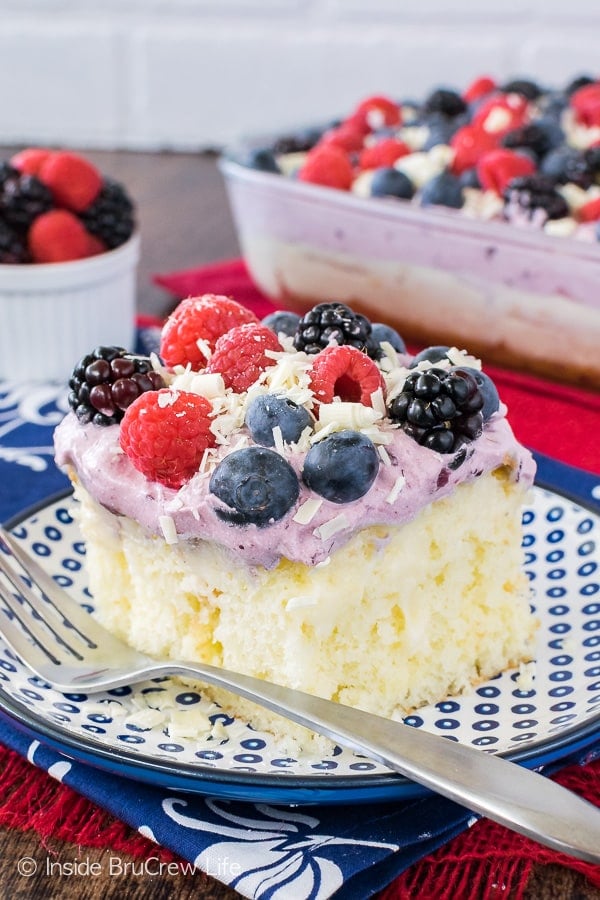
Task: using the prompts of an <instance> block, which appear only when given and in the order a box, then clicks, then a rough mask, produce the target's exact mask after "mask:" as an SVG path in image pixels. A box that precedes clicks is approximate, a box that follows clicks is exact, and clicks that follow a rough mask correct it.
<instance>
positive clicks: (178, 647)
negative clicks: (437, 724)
mask: <svg viewBox="0 0 600 900" xmlns="http://www.w3.org/2000/svg"><path fill="white" fill-rule="evenodd" d="M160 355H161V358H160V359H158V358H154V359H146V358H143V357H136V356H134V355H132V354H130V353H127V352H126V351H124V350H123V349H121V348H116V347H99V348H97V349H96V350H95V351H93V352H92V353H90V354H89V355H88V356H86V357H85V358H84V359H83V360H81V361H80V363H79V364H78V365H77V366H76V367H75V369H74V371H73V376H72V378H71V383H70V387H71V394H70V398H69V400H70V404H71V407H72V410H71V412H70V413H69V414H68V415H67V416H66V417H65V418H64V420H63V421H62V422H61V423H60V425H59V426H58V428H57V430H56V433H55V447H56V460H57V462H58V464H59V465H60V466H62V467H64V468H66V469H67V471H68V472H69V473H70V475H71V477H72V480H73V483H74V485H75V494H76V497H77V500H78V501H79V503H78V504H77V507H78V509H77V516H78V521H79V524H80V526H81V530H82V533H83V537H84V539H85V542H86V548H87V550H86V566H87V573H88V577H89V586H90V589H91V591H92V594H93V596H94V604H95V609H96V614H97V615H98V617H99V618H100V620H101V621H102V622H103V624H104V625H105V626H107V627H108V628H109V629H110V630H111V631H112V632H114V633H115V634H118V635H119V636H120V637H122V638H123V639H124V640H125V641H127V643H129V644H131V645H132V646H134V647H136V648H138V649H139V650H142V651H144V652H145V653H148V654H150V655H152V656H155V657H157V658H174V659H187V660H202V661H204V662H208V663H211V664H214V665H217V666H219V665H222V666H225V667H227V668H230V669H234V670H238V671H241V672H245V673H248V674H252V675H256V676H258V677H261V678H266V679H269V680H271V681H275V682H278V683H280V684H285V685H289V686H291V687H294V688H299V689H301V690H305V691H308V692H310V693H314V694H318V695H320V696H323V697H327V698H330V699H333V700H336V701H339V702H341V703H346V704H350V705H352V706H356V707H360V708H361V709H365V710H369V711H371V712H373V713H377V714H380V715H382V716H386V717H399V716H402V715H403V714H405V713H406V712H407V711H409V710H412V709H414V708H416V707H419V706H421V705H423V704H427V703H432V702H437V701H439V700H441V699H443V698H444V697H445V696H447V695H448V694H456V693H458V692H460V691H462V690H464V689H465V688H468V687H470V686H471V685H474V684H477V683H478V682H481V681H483V680H486V679H488V678H490V677H492V676H495V675H497V674H498V673H500V672H502V671H503V670H506V669H507V668H509V667H513V666H518V665H519V664H520V663H522V662H524V661H527V660H530V659H531V657H532V652H533V650H532V645H533V638H534V633H535V619H534V617H533V615H532V612H531V609H530V595H529V586H528V581H527V579H526V576H525V574H524V572H523V569H522V551H521V510H522V505H523V502H524V500H525V499H526V496H527V492H528V490H529V488H530V486H531V484H532V481H533V475H534V469H535V465H534V462H533V460H532V457H531V455H530V453H529V452H528V451H527V450H525V449H524V448H523V447H522V446H521V445H520V444H519V443H518V441H517V440H516V439H515V437H514V435H513V432H512V430H511V428H510V425H509V423H508V421H507V418H506V407H505V406H504V405H503V404H502V402H501V401H500V399H499V397H498V393H497V391H496V389H495V386H494V384H493V382H492V381H491V380H490V378H489V377H488V376H487V375H485V373H483V372H482V371H481V369H480V365H479V362H478V360H476V359H475V358H473V357H470V356H469V355H468V354H467V353H466V352H465V351H462V350H458V349H456V348H448V347H429V348H427V349H426V350H424V351H423V352H422V353H420V354H418V355H416V356H411V355H409V354H408V353H407V352H406V349H405V347H404V344H403V342H402V339H401V338H400V336H399V335H398V334H397V333H396V332H395V331H393V330H392V329H390V328H388V327H387V326H385V325H381V324H379V323H371V322H370V321H369V320H367V319H366V318H365V317H363V316H361V315H358V314H355V313H353V311H352V310H351V309H350V308H349V307H347V306H343V305H341V304H336V303H323V304H319V305H317V306H316V307H315V308H314V309H312V310H311V311H310V312H308V313H307V314H306V315H305V316H304V317H302V318H300V317H299V316H298V315H295V314H291V313H277V314H274V315H273V316H269V317H267V319H265V320H263V321H262V322H260V321H258V319H257V318H256V317H255V316H254V314H253V313H251V312H249V311H248V310H247V309H244V308H243V307H241V306H240V305H239V304H237V303H236V302H235V301H233V300H231V299H230V298H226V297H220V296H216V295H205V296H203V297H196V298H189V299H187V300H184V301H183V302H182V303H181V304H180V305H179V306H178V307H177V308H176V310H175V311H174V313H173V314H172V315H171V316H170V318H169V319H168V320H167V322H166V324H165V326H164V329H163V332H162V343H161V351H160ZM207 691H208V693H209V695H211V696H213V697H215V698H216V699H217V700H218V701H219V702H222V703H224V704H225V705H226V706H227V707H228V708H229V709H231V710H232V711H233V712H234V713H236V714H237V715H239V716H241V717H242V718H244V719H246V720H248V721H250V722H251V723H252V724H253V725H254V727H257V728H261V729H265V730H270V731H273V732H275V733H282V734H286V733H292V732H297V728H296V726H291V725H290V724H289V723H286V722H284V721H283V720H281V719H279V718H278V717H277V716H274V714H272V713H270V712H268V711H265V710H263V709H259V708H257V707H255V706H253V705H252V704H249V703H248V702H247V701H244V700H241V699H239V698H236V697H233V696H231V695H226V694H225V693H224V692H219V691H215V689H214V688H208V689H207Z"/></svg>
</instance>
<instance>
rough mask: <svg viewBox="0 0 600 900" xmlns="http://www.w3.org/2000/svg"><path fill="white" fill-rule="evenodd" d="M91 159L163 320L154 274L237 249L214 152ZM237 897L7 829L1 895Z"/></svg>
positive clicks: (53, 899)
mask: <svg viewBox="0 0 600 900" xmlns="http://www.w3.org/2000/svg"><path fill="white" fill-rule="evenodd" d="M11 152H12V151H11V150H10V149H7V148H0V159H6V158H8V157H9V156H10V154H11ZM86 155H87V156H88V157H89V158H90V159H91V160H92V161H94V162H95V163H96V165H98V166H99V168H100V169H101V170H102V171H103V172H104V173H105V174H106V175H110V176H112V177H113V178H116V179H117V180H119V181H122V182H123V183H124V184H126V185H127V187H128V189H129V191H130V192H131V194H132V196H133V197H134V198H135V200H136V203H137V206H138V212H139V221H140V227H141V236H142V256H141V263H140V268H139V281H138V308H139V311H140V312H144V313H151V314H153V315H159V316H163V315H165V314H166V313H168V312H169V310H170V309H171V308H172V305H173V303H172V299H171V298H170V297H169V296H168V295H167V294H166V293H165V292H164V291H162V290H161V289H159V288H157V287H156V286H155V285H153V284H152V275H153V274H155V273H159V272H170V271H177V270H180V269H186V268H193V267H195V266H199V265H201V264H202V263H208V262H213V261H216V260H221V259H230V258H233V257H235V256H238V255H239V245H238V242H237V239H236V235H235V229H234V225H233V221H232V218H231V215H230V213H229V209H228V205H227V198H226V195H225V190H224V186H223V183H222V180H221V177H220V175H219V173H218V170H217V167H216V160H215V157H214V156H212V155H208V154H207V155H202V156H198V155H194V154H150V153H130V152H89V153H87V154H86ZM48 777H49V776H48ZM26 858H27V859H28V860H33V861H34V863H35V866H36V868H37V870H36V872H35V874H33V875H30V876H28V877H25V876H24V875H23V874H21V872H20V867H21V868H23V866H24V864H23V860H25V859H26ZM53 862H54V863H73V862H79V863H83V864H87V865H88V871H89V867H91V866H93V869H92V871H94V872H97V873H98V874H95V875H89V874H88V875H86V874H76V875H71V876H69V877H66V876H62V877H61V876H60V875H58V874H56V873H58V872H59V871H60V869H59V867H58V866H56V865H55V866H54V869H52V866H51V863H53ZM27 864H28V863H25V868H26V866H27ZM94 864H95V865H94ZM111 867H112V874H111ZM80 871H81V868H80ZM84 871H85V867H84ZM49 872H50V873H52V872H54V874H49ZM239 896H240V895H239V894H238V893H237V892H235V891H232V890H230V889H229V888H226V887H224V886H223V885H221V884H220V883H219V882H217V881H215V880H214V879H211V878H208V877H206V876H204V875H202V874H200V873H198V875H193V876H191V875H189V874H181V873H179V874H170V873H167V874H163V875H156V874H153V872H152V868H151V867H149V868H148V870H141V869H140V861H139V860H133V859H132V858H129V857H127V856H126V855H125V854H122V853H115V852H114V851H111V850H97V849H94V848H89V847H85V846H75V845H70V844H67V843H66V842H64V841H60V840H55V839H52V840H50V841H42V839H41V838H40V837H39V836H38V835H37V833H36V832H35V831H27V832H22V831H18V830H13V829H10V828H0V900H5V898H6V900H19V898H26V897H27V898H30V900H58V898H63V897H68V898H85V900H108V898H113V897H114V898H117V897H118V898H122V897H127V898H130V900H135V898H145V897H152V900H163V898H165V900H166V898H167V897H177V898H179V900H188V898H189V900H192V898H203V900H232V898H236V897H239ZM500 896H502V897H503V900H510V898H509V897H508V896H506V894H505V893H502V886H498V897H500ZM560 898H570V900H574V898H577V900H600V890H598V889H595V888H593V887H592V886H591V885H590V884H589V882H588V881H587V880H586V879H584V878H583V877H582V876H580V875H578V874H577V873H575V872H572V871H571V870H570V869H567V868H564V867H561V866H546V867H536V868H535V869H534V871H533V873H532V876H531V877H530V880H529V883H528V885H527V888H526V892H525V895H524V898H523V900H560ZM298 900H303V898H301V897H299V898H298ZM357 900H360V898H357ZM424 900H429V898H424ZM457 900H470V898H466V897H465V898H463V897H461V898H457ZM473 900H477V898H473Z"/></svg>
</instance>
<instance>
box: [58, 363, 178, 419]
mask: <svg viewBox="0 0 600 900" xmlns="http://www.w3.org/2000/svg"><path fill="white" fill-rule="evenodd" d="M165 386H166V385H165V382H164V380H163V378H162V376H161V375H159V373H158V372H155V371H154V370H153V368H152V363H151V361H150V359H149V357H147V356H136V355H135V354H134V353H129V352H128V351H127V350H125V349H124V348H123V347H96V349H95V350H92V352H91V353H88V354H87V355H86V356H84V357H83V358H82V359H80V360H79V362H78V363H77V365H76V366H75V368H74V369H73V372H72V374H71V378H70V379H69V387H70V389H71V390H70V393H69V397H68V399H69V406H70V407H71V409H72V410H73V411H74V412H75V414H76V416H77V418H78V419H79V421H80V422H81V423H82V424H87V423H88V422H93V423H94V424H95V425H115V424H117V422H120V421H121V419H122V418H123V415H124V413H125V410H126V409H127V407H128V406H131V404H132V403H133V401H134V400H137V398H138V397H139V396H140V394H143V393H144V392H145V391H158V390H160V388H163V387H165Z"/></svg>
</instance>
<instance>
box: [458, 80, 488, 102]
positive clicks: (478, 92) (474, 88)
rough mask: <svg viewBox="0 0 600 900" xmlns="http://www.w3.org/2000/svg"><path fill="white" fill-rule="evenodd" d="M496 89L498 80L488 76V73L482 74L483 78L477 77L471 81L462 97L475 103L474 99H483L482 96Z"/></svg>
mask: <svg viewBox="0 0 600 900" xmlns="http://www.w3.org/2000/svg"><path fill="white" fill-rule="evenodd" d="M495 90H496V82H495V81H494V80H493V79H492V78H488V77H487V75H482V76H481V78H476V79H475V80H474V81H472V82H471V84H470V85H469V86H468V88H467V89H466V90H465V91H464V93H463V95H462V97H463V100H464V101H465V103H473V101H474V100H481V98H482V97H485V96H487V94H491V93H492V91H495Z"/></svg>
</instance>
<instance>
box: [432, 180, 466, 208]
mask: <svg viewBox="0 0 600 900" xmlns="http://www.w3.org/2000/svg"><path fill="white" fill-rule="evenodd" d="M463 203H464V197H463V190H462V185H461V183H460V181H459V180H458V178H457V177H456V176H455V175H452V174H451V173H450V172H442V173H441V174H440V175H435V176H434V177H433V178H430V180H429V181H427V182H426V183H425V184H424V185H423V190H422V191H421V206H449V207H450V208H451V209H460V208H461V206H462V205H463Z"/></svg>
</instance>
